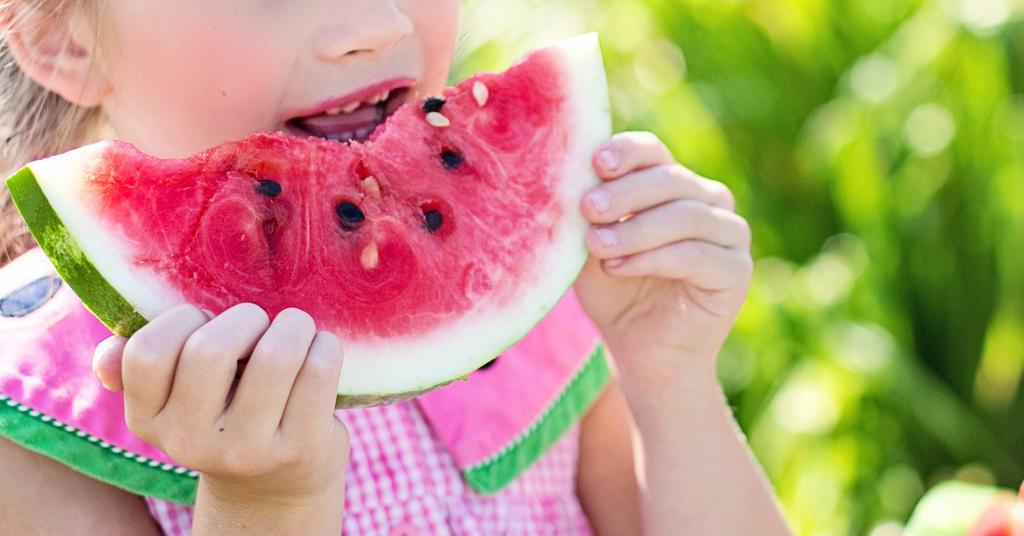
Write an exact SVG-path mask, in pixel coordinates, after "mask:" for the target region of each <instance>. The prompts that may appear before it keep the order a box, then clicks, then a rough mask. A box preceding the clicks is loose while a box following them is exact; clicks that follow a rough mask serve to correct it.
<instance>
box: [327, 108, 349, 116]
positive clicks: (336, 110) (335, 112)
mask: <svg viewBox="0 0 1024 536" xmlns="http://www.w3.org/2000/svg"><path fill="white" fill-rule="evenodd" d="M341 111H342V108H341V106H335V107H334V108H331V109H330V110H327V115H338V114H340V113H341ZM346 113H347V112H346Z"/></svg>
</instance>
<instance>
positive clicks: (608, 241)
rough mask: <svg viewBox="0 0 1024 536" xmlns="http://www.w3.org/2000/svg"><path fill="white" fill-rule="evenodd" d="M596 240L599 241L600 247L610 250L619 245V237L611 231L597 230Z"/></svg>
mask: <svg viewBox="0 0 1024 536" xmlns="http://www.w3.org/2000/svg"><path fill="white" fill-rule="evenodd" d="M596 232H597V239H598V240H600V241H601V245H602V246H604V247H606V248H610V247H614V246H615V245H616V244H618V243H619V237H618V236H617V235H616V234H615V231H612V230H611V229H597V230H596Z"/></svg>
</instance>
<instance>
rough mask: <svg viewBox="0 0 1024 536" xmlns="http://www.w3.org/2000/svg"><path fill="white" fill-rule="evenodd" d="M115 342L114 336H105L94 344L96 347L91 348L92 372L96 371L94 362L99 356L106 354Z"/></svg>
mask: <svg viewBox="0 0 1024 536" xmlns="http://www.w3.org/2000/svg"><path fill="white" fill-rule="evenodd" d="M115 343H117V338H116V337H107V338H106V339H103V340H102V341H100V343H99V344H97V345H96V349H95V350H93V352H92V372H93V374H95V373H96V364H97V362H98V361H99V359H100V357H103V356H104V355H106V353H107V352H108V351H110V348H111V347H113V346H114V344H115Z"/></svg>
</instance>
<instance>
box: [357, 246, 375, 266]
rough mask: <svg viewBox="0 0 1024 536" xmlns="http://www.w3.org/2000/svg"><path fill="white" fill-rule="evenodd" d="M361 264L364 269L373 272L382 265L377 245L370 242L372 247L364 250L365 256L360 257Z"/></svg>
mask: <svg viewBox="0 0 1024 536" xmlns="http://www.w3.org/2000/svg"><path fill="white" fill-rule="evenodd" d="M359 262H360V263H362V265H363V268H365V269H367V270H373V269H374V268H376V267H377V265H378V264H379V263H380V253H379V252H378V251H377V243H376V242H370V245H368V246H366V247H365V248H363V254H362V255H360V256H359Z"/></svg>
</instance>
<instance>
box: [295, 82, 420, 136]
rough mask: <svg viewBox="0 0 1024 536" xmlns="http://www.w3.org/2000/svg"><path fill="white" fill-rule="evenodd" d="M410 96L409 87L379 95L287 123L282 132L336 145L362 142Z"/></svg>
mask: <svg viewBox="0 0 1024 536" xmlns="http://www.w3.org/2000/svg"><path fill="white" fill-rule="evenodd" d="M411 92H412V88H411V87H400V88H395V89H392V90H386V91H382V92H381V93H378V94H376V95H372V96H370V97H367V98H364V99H362V100H358V101H352V102H349V103H346V104H341V105H338V106H335V107H333V108H331V109H329V110H327V111H324V112H321V113H318V114H316V115H311V116H306V117H296V118H294V119H289V120H288V121H287V122H286V123H285V130H286V131H287V132H288V133H289V134H291V135H293V136H299V137H304V138H305V137H318V138H326V139H329V140H338V141H353V140H355V141H365V140H367V139H369V138H370V136H372V135H373V133H374V131H376V130H377V128H378V127H379V126H381V125H383V124H384V122H385V121H387V118H388V117H390V116H391V114H393V113H395V110H398V108H400V107H401V106H402V105H403V104H405V101H406V100H407V99H408V98H409V95H410V94H411Z"/></svg>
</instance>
